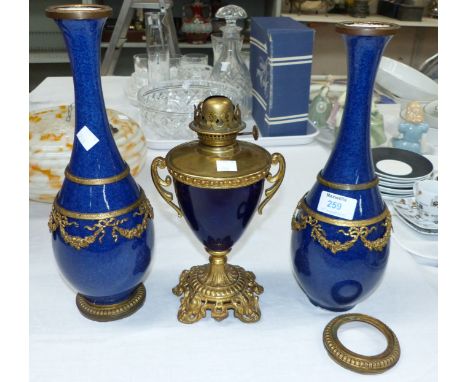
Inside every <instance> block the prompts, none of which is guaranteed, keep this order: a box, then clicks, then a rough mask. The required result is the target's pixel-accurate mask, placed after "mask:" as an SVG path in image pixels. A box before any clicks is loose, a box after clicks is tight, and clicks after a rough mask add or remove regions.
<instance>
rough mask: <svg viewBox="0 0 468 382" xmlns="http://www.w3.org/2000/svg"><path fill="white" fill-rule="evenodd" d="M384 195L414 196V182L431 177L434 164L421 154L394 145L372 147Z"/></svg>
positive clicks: (390, 196) (392, 197)
mask: <svg viewBox="0 0 468 382" xmlns="http://www.w3.org/2000/svg"><path fill="white" fill-rule="evenodd" d="M372 156H373V161H374V167H375V172H376V174H377V176H378V177H379V189H380V192H381V193H382V196H384V197H386V198H390V199H394V198H409V197H412V196H413V185H414V183H416V182H418V181H420V180H424V179H429V178H430V177H431V175H432V171H433V169H434V166H433V165H432V163H431V161H430V160H429V159H427V158H425V157H424V156H422V155H421V154H417V153H415V152H412V151H408V150H402V149H396V148H393V147H377V148H374V149H372Z"/></svg>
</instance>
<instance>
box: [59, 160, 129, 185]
mask: <svg viewBox="0 0 468 382" xmlns="http://www.w3.org/2000/svg"><path fill="white" fill-rule="evenodd" d="M128 174H130V168H129V167H128V165H127V166H126V167H125V170H123V171H122V172H121V173H120V174H117V175H114V176H110V177H109V178H94V179H92V178H81V177H79V176H76V175H73V174H71V173H70V171H69V170H68V166H67V168H66V169H65V178H67V179H68V180H69V181H70V182H73V183H77V184H83V185H85V186H102V185H104V184H110V183H116V182H118V181H119V180H122V179H124V178H126V177H127V176H128Z"/></svg>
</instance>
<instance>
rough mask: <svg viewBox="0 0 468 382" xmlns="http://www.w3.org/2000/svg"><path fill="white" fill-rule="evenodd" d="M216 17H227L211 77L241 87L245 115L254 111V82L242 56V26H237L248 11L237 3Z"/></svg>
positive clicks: (223, 8) (242, 107)
mask: <svg viewBox="0 0 468 382" xmlns="http://www.w3.org/2000/svg"><path fill="white" fill-rule="evenodd" d="M216 17H217V18H219V19H225V20H226V25H225V26H223V27H221V30H222V31H223V47H222V51H221V54H220V55H219V58H218V59H217V60H216V62H215V63H214V65H213V71H212V73H211V79H212V80H214V81H221V82H225V83H229V84H232V85H234V86H236V87H237V88H238V89H240V92H241V94H240V98H241V99H242V104H241V105H239V106H240V108H241V111H242V115H243V116H244V117H247V116H250V114H251V111H252V82H251V80H250V73H249V69H247V66H246V65H245V63H244V61H243V60H242V58H241V57H240V54H239V49H238V47H237V46H238V44H239V39H240V32H241V30H242V28H240V27H238V26H237V20H238V19H245V18H247V12H245V10H244V9H243V8H241V7H238V6H237V5H226V6H225V7H221V8H220V9H219V10H218V11H217V12H216Z"/></svg>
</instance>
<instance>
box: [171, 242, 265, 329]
mask: <svg viewBox="0 0 468 382" xmlns="http://www.w3.org/2000/svg"><path fill="white" fill-rule="evenodd" d="M209 253H210V254H211V256H210V264H205V265H199V266H195V267H192V268H191V269H190V270H188V271H187V270H185V271H183V272H182V274H181V275H180V279H179V284H178V285H177V286H176V287H175V288H173V289H172V292H173V293H174V294H175V295H176V296H182V298H181V300H180V301H181V303H180V308H179V312H178V314H177V318H178V319H179V321H180V322H182V323H184V324H192V323H194V322H197V321H199V320H200V319H202V318H204V317H206V311H207V310H211V317H213V318H214V319H216V320H218V321H221V320H224V319H225V318H226V317H227V316H228V309H232V310H234V316H235V317H237V318H238V319H239V320H241V321H242V322H256V321H258V320H259V319H260V316H261V312H260V307H259V305H258V295H259V294H261V293H263V287H262V286H261V285H259V284H257V282H256V281H255V275H254V274H253V273H252V272H248V271H246V270H245V269H243V268H241V267H239V266H237V265H230V264H226V255H227V254H228V253H229V251H219V252H215V251H209Z"/></svg>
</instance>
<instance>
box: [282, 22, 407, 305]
mask: <svg viewBox="0 0 468 382" xmlns="http://www.w3.org/2000/svg"><path fill="white" fill-rule="evenodd" d="M397 29H398V26H396V25H393V24H382V23H355V22H350V23H341V24H338V25H337V27H336V30H337V32H339V33H341V34H342V35H343V37H344V41H345V43H346V47H347V53H348V88H347V96H346V103H345V108H344V112H343V118H342V122H341V126H340V132H339V135H338V137H337V140H336V142H335V146H334V148H333V150H332V153H331V155H330V157H329V159H328V162H327V163H326V165H325V167H324V168H323V169H322V171H321V172H320V173H319V174H318V175H317V182H316V183H315V185H314V186H313V187H312V189H311V190H310V191H309V192H307V194H306V195H305V196H304V197H303V198H302V199H301V200H300V201H299V204H298V206H297V208H296V210H295V212H294V215H293V218H292V237H291V255H292V261H293V269H294V273H295V276H296V279H297V281H298V283H299V285H300V286H301V288H302V289H303V291H304V292H305V294H306V295H307V296H308V298H309V300H310V301H311V302H312V303H313V304H314V305H317V306H319V307H322V308H325V309H328V310H332V311H337V312H339V311H346V310H349V309H351V308H353V307H354V306H355V305H356V304H357V303H358V302H360V301H362V300H363V299H365V298H366V297H367V296H369V295H370V294H371V293H372V292H373V291H374V290H375V289H376V287H377V286H378V284H379V282H380V281H381V279H382V276H383V273H384V270H385V268H386V265H387V261H388V253H389V239H390V233H391V216H390V213H389V211H388V209H387V207H386V205H385V203H384V202H383V200H382V197H381V195H380V192H379V190H378V186H377V183H378V178H377V177H376V175H375V172H374V167H373V163H372V154H371V149H370V113H371V101H372V92H373V86H374V80H375V75H376V72H377V68H378V66H379V62H380V57H381V55H382V53H383V50H384V49H385V46H386V45H387V43H388V41H389V40H390V39H391V37H392V36H393V35H394V34H395V33H396V31H397Z"/></svg>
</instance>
